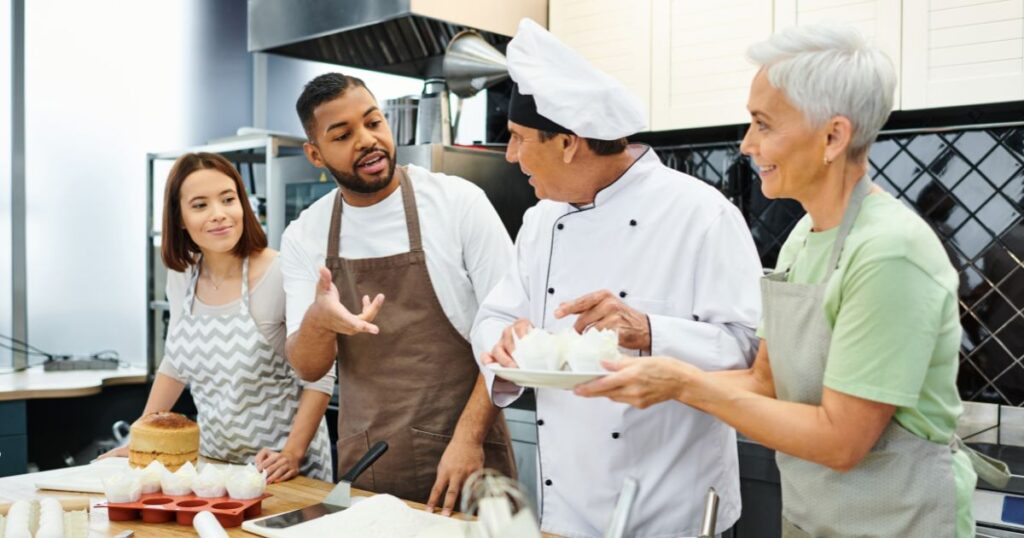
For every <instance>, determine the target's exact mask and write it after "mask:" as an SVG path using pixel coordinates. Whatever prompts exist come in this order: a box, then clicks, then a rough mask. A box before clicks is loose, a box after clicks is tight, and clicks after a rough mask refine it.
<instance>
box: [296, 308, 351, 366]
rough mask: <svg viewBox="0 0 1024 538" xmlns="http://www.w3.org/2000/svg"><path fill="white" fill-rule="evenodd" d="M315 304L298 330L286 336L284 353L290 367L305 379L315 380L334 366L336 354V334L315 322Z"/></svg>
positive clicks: (307, 312)
mask: <svg viewBox="0 0 1024 538" xmlns="http://www.w3.org/2000/svg"><path fill="white" fill-rule="evenodd" d="M315 309H316V306H315V305H314V306H312V307H310V309H309V310H307V311H306V315H305V317H303V318H302V325H300V326H299V330H298V331H296V332H295V333H294V334H292V335H291V336H289V337H288V341H287V342H286V343H285V355H286V356H287V357H288V362H290V363H291V365H292V368H294V369H295V371H296V372H297V373H298V374H299V377H301V378H302V379H303V380H305V381H316V380H318V379H320V378H321V377H323V376H324V375H325V374H326V373H327V372H329V371H330V369H331V368H332V367H333V366H334V358H335V356H336V355H337V354H338V335H337V334H336V333H334V332H333V331H330V330H327V329H324V328H322V327H321V326H320V325H319V324H318V323H317V322H316V312H315V311H314V310H315Z"/></svg>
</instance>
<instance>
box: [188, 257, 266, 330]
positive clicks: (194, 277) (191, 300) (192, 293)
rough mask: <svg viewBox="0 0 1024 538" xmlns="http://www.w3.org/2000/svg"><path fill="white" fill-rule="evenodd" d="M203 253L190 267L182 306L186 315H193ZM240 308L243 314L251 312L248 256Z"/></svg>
mask: <svg viewBox="0 0 1024 538" xmlns="http://www.w3.org/2000/svg"><path fill="white" fill-rule="evenodd" d="M202 263H203V255H202V254H200V255H199V260H198V261H197V262H196V264H195V265H192V266H190V267H189V268H188V271H189V279H188V287H186V288H185V300H184V301H182V307H183V309H184V314H185V316H191V315H192V306H193V304H195V302H196V284H198V283H199V268H200V267H202ZM239 310H240V311H241V313H242V314H246V315H248V314H249V258H248V257H246V258H245V259H244V260H242V303H241V305H240V306H239Z"/></svg>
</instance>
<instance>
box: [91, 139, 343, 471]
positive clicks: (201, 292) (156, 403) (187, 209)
mask: <svg viewBox="0 0 1024 538" xmlns="http://www.w3.org/2000/svg"><path fill="white" fill-rule="evenodd" d="M162 240H163V243H162V245H161V255H162V257H163V261H164V264H165V265H166V266H167V268H168V274H167V298H168V302H169V303H170V309H171V322H170V325H169V328H168V336H167V342H166V345H165V353H164V359H163V361H162V362H161V364H160V367H159V371H158V372H157V374H156V378H155V380H154V382H153V387H152V389H151V390H150V393H149V400H148V401H147V402H146V408H145V411H144V412H143V416H145V415H147V414H149V413H154V412H157V411H166V410H169V409H170V408H171V407H172V406H173V405H174V403H175V402H176V401H177V400H178V397H179V396H180V395H181V392H182V390H183V389H184V388H185V386H186V385H189V386H190V388H191V391H192V396H193V398H194V400H195V403H196V408H197V409H198V411H199V417H198V422H199V426H200V453H201V454H202V455H204V456H206V457H209V458H213V459H218V460H223V461H229V462H235V463H246V462H254V463H255V464H256V466H257V468H259V469H266V470H267V473H268V474H267V477H268V481H270V482H277V481H281V480H287V479H290V478H292V477H294V476H295V475H297V474H299V473H301V474H304V475H307V476H310V477H313V478H318V479H322V480H330V479H331V456H330V444H329V441H328V437H327V425H326V422H325V421H324V418H323V417H324V411H325V409H326V408H327V403H328V401H329V400H330V397H331V393H332V391H333V389H334V375H333V373H328V375H326V376H324V378H323V379H321V380H320V381H317V382H313V383H304V382H302V381H300V380H299V379H298V377H297V376H296V375H295V373H294V372H293V370H292V369H291V366H289V364H288V361H287V360H286V359H285V356H284V343H285V337H286V334H285V319H284V312H285V297H284V291H283V287H282V277H281V269H280V262H279V261H278V253H277V252H276V251H274V250H272V249H270V248H267V238H266V235H265V234H264V233H263V229H262V228H261V227H260V224H259V222H258V221H257V219H256V216H255V215H254V213H253V211H252V208H251V206H250V205H249V201H248V197H247V196H246V191H245V187H244V186H243V184H242V178H241V176H240V175H239V174H238V171H237V170H236V169H235V168H234V166H232V164H231V163H230V162H229V161H227V160H226V159H225V158H223V157H221V156H219V155H215V154H211V153H189V154H186V155H183V156H181V157H180V158H179V159H178V160H177V161H176V162H175V163H174V166H173V168H172V169H171V172H170V175H169V177H168V180H167V186H166V190H165V196H164V218H163V234H162ZM121 455H127V448H126V447H121V448H118V449H115V450H113V451H111V452H108V453H107V454H105V456H121Z"/></svg>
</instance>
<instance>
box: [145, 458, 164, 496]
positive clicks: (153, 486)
mask: <svg viewBox="0 0 1024 538" xmlns="http://www.w3.org/2000/svg"><path fill="white" fill-rule="evenodd" d="M165 471H167V467H164V464H162V463H160V462H159V461H157V460H153V461H151V462H149V465H147V466H146V467H145V468H143V469H142V470H140V471H139V480H141V481H142V493H143V495H145V494H147V493H156V492H158V491H160V479H161V478H163V476H164V472H165Z"/></svg>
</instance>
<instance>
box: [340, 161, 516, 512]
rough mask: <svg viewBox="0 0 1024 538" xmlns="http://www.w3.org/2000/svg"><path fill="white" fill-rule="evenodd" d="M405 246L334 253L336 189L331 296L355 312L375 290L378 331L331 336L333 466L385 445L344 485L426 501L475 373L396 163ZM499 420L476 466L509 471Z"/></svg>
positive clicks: (408, 188) (505, 433) (408, 185)
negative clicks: (368, 253)
mask: <svg viewBox="0 0 1024 538" xmlns="http://www.w3.org/2000/svg"><path fill="white" fill-rule="evenodd" d="M395 173H396V174H399V179H400V182H401V191H402V202H403V206H404V208H405V222H406V229H407V230H408V233H409V247H410V251H409V252H406V253H402V254H396V255H393V256H386V257H383V258H368V259H360V260H350V259H346V258H342V257H340V256H339V255H338V253H339V248H340V244H339V243H340V241H341V210H342V207H343V204H342V197H341V191H340V190H339V191H338V194H337V196H336V197H335V199H334V213H333V215H332V216H331V227H330V233H329V234H328V236H327V238H328V239H327V268H328V269H330V270H331V276H332V277H333V280H334V284H335V286H337V288H338V292H339V294H340V296H341V302H342V304H344V305H345V307H346V308H348V309H349V310H350V311H353V312H359V311H360V310H362V299H361V298H362V297H363V295H369V296H370V297H373V296H374V295H376V294H377V293H383V294H384V296H385V297H386V299H385V301H384V307H383V308H381V311H380V313H379V315H378V316H377V318H376V319H375V320H374V323H375V324H376V325H377V326H378V327H380V334H378V335H369V334H359V335H353V336H345V335H339V336H338V356H337V361H338V384H339V393H340V401H339V406H338V407H339V412H338V472H339V473H340V472H344V471H345V470H346V469H348V468H349V467H351V466H352V465H353V464H355V462H356V460H358V459H359V457H360V456H362V455H363V453H364V452H366V450H367V449H368V448H369V446H370V445H371V444H373V443H375V442H377V441H387V442H388V444H389V446H390V448H389V449H388V451H387V452H386V453H385V454H384V455H383V456H381V458H380V459H379V460H377V462H376V463H374V464H373V466H372V467H370V468H369V469H368V470H367V471H366V472H364V473H363V474H362V476H360V477H359V479H358V480H356V482H355V484H354V486H355V487H358V488H362V489H366V490H370V491H375V492H378V493H390V494H392V495H395V496H398V497H400V498H403V499H408V500H412V501H418V502H423V503H425V502H427V499H428V497H429V496H430V490H431V488H432V487H433V485H434V480H435V478H436V473H437V464H438V463H439V462H440V460H441V455H442V454H443V453H444V449H445V448H446V447H447V446H448V441H450V440H451V436H452V433H454V431H455V424H456V422H458V420H459V416H460V415H461V414H462V410H463V409H464V408H465V407H466V402H467V401H468V400H469V396H470V393H471V392H472V391H473V387H474V385H475V383H476V380H477V376H478V375H479V374H480V370H479V368H478V367H477V364H476V361H475V360H474V359H473V350H472V348H471V347H470V345H469V342H467V341H466V339H465V338H463V337H462V335H461V334H460V333H459V331H458V330H457V329H456V328H455V327H454V326H453V325H452V324H451V322H450V321H449V320H448V316H446V315H445V313H444V310H442V309H441V303H440V302H438V299H437V296H436V295H435V294H434V288H433V284H431V282H430V276H429V275H428V273H427V263H426V256H425V254H424V251H423V242H422V240H421V237H420V221H419V215H418V212H417V209H416V195H415V193H414V192H413V188H412V183H411V182H410V181H409V178H408V176H407V174H406V172H405V170H404V167H396V168H395ZM511 446H512V445H511V442H510V440H509V433H508V426H507V425H506V424H505V419H504V418H503V417H502V416H501V415H499V416H498V419H497V421H496V422H495V424H494V426H493V428H492V429H491V431H490V432H489V434H488V435H487V438H486V439H485V442H484V460H485V461H484V466H486V467H489V468H492V469H496V470H498V471H500V472H502V473H503V474H506V475H508V476H512V477H514V476H515V463H514V460H513V458H512V449H511Z"/></svg>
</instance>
